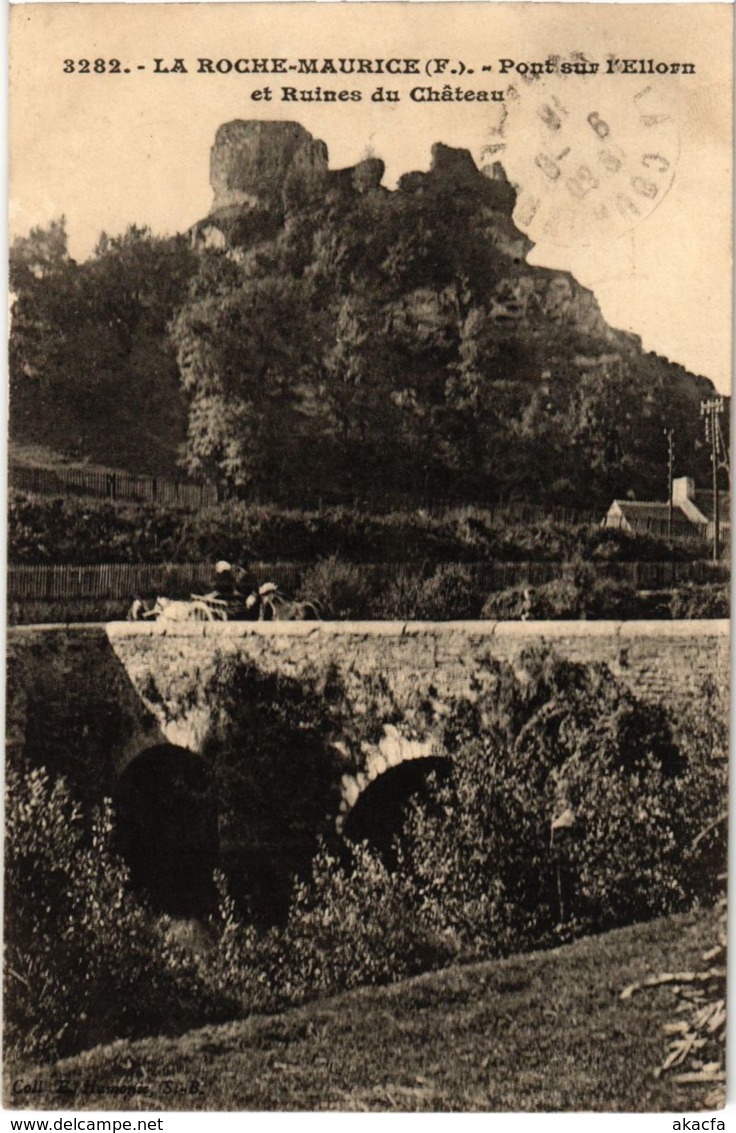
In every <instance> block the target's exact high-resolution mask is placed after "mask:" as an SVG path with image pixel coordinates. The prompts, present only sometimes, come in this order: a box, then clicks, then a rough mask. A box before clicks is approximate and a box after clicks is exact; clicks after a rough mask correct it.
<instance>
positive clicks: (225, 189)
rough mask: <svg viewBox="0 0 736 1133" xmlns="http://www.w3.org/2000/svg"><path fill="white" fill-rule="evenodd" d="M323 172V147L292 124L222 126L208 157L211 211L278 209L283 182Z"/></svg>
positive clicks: (324, 155) (301, 127) (236, 123)
mask: <svg viewBox="0 0 736 1133" xmlns="http://www.w3.org/2000/svg"><path fill="white" fill-rule="evenodd" d="M326 173H327V146H326V145H325V144H324V142H320V141H317V140H315V139H314V138H313V137H312V135H311V134H310V133H309V132H308V131H307V130H305V129H304V127H303V126H300V125H299V123H298V122H243V121H240V120H236V121H235V122H227V123H226V124H225V125H224V126H220V128H219V130H218V131H217V134H216V136H215V144H214V146H213V147H212V151H211V155H210V183H211V185H212V188H213V190H214V194H215V199H214V202H213V205H212V211H213V212H219V211H220V210H221V209H229V208H232V207H233V206H238V207H246V208H262V209H280V208H281V205H282V193H283V189H284V185H285V183H286V181H287V180H288V179H289V177H293V176H297V177H303V178H305V179H311V178H314V177H315V176H316V177H321V176H324V175H325V174H326Z"/></svg>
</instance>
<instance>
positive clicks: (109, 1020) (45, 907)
mask: <svg viewBox="0 0 736 1133" xmlns="http://www.w3.org/2000/svg"><path fill="white" fill-rule="evenodd" d="M6 798H7V810H6V867H5V907H6V931H5V971H6V991H5V1028H6V1037H7V1040H8V1046H9V1048H11V1049H12V1051H13V1052H14V1053H15V1054H17V1055H21V1056H23V1055H25V1056H30V1057H31V1058H33V1059H41V1060H53V1059H56V1058H60V1057H63V1056H65V1055H68V1054H71V1053H74V1052H75V1051H78V1050H81V1049H83V1048H85V1047H89V1046H94V1045H95V1044H97V1043H101V1042H109V1041H111V1040H112V1039H114V1038H123V1037H138V1036H141V1035H145V1034H149V1033H151V1032H152V1031H153V1032H156V1031H164V1032H168V1033H176V1032H179V1031H182V1030H186V1029H188V1028H190V1027H192V1026H194V1025H195V1024H196V1023H202V1022H206V1021H208V1020H213V1021H214V1020H221V1019H224V1018H226V1017H228V1016H229V1015H230V1014H231V1013H232V1004H231V1003H229V1002H227V1001H225V1000H224V999H219V1000H213V999H211V998H210V997H209V996H208V994H207V991H206V989H205V988H204V986H203V984H202V983H201V981H200V980H199V979H198V978H197V974H196V971H195V969H194V967H193V966H192V964H191V961H190V960H188V959H187V957H186V956H185V955H184V953H183V952H181V951H180V950H178V949H177V948H176V947H175V946H174V945H173V944H172V942H171V940H170V939H169V937H168V934H167V924H166V922H165V921H158V922H157V921H155V920H154V919H153V918H152V917H151V916H150V915H149V914H148V913H147V912H146V911H145V910H144V909H143V908H142V907H141V906H140V905H139V904H138V903H137V902H136V901H135V899H134V898H133V896H132V895H131V893H130V890H129V888H128V877H127V871H126V869H125V867H124V866H123V864H122V863H121V862H120V860H119V859H118V858H116V857H115V855H114V854H113V852H112V850H111V835H112V816H111V812H110V809H109V807H107V806H106V807H104V808H103V809H102V810H101V811H100V812H99V813H98V814H96V815H95V816H94V818H93V820H92V821H91V823H90V824H89V825H88V824H87V823H86V822H85V821H84V818H83V815H82V812H81V810H80V808H79V806H78V805H77V803H76V802H75V801H74V799H73V798H72V796H71V794H70V792H69V790H68V788H67V786H66V785H65V783H64V781H63V780H61V779H59V780H57V781H56V782H52V781H51V779H50V777H49V776H48V774H47V772H46V771H45V770H43V769H39V770H33V771H30V772H28V773H26V774H21V773H19V772H17V771H15V770H13V769H9V770H8V773H7V777H6Z"/></svg>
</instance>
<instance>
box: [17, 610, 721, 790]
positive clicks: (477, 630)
mask: <svg viewBox="0 0 736 1133" xmlns="http://www.w3.org/2000/svg"><path fill="white" fill-rule="evenodd" d="M540 645H546V646H550V647H552V648H553V649H555V650H556V651H557V652H558V653H559V654H560V656H562V657H563V658H566V659H569V660H572V661H580V662H603V663H605V664H606V665H608V666H609V668H610V669H611V671H612V673H614V674H615V675H616V676H617V677H618V678H619V679H621V680H623V681H624V682H626V683H627V684H628V685H629V686H630V687H631V689H632V690H633V691H634V692H636V693H637V694H638V695H640V696H642V697H645V698H649V699H653V700H661V701H663V702H665V703H667V704H668V705H669V706H670V707H671V708H673V709H674V710H675V713H677V710H678V709H682V708H684V707H689V706H691V705H692V704H693V702H695V703H697V698H698V696H699V695H700V694H701V693H702V689H703V687H704V685H705V683H706V682H708V681H713V682H715V684H716V685H717V686H718V687H719V688H720V689H721V690H722V691H723V692H726V691H727V689H728V680H729V623H728V622H727V621H681V622H665V621H661V622H579V621H577V622H525V623H517V622H497V623H494V622H438V623H432V622H407V623H401V622H318V623H314V622H302V623H294V622H291V623H289V622H283V623H275V624H263V623H260V624H259V623H250V624H249V623H237V622H233V623H225V624H222V623H219V624H216V623H208V624H205V625H200V624H194V623H192V624H181V625H176V626H174V625H170V626H168V627H167V626H166V625H165V624H164V623H158V624H149V625H141V624H139V623H125V622H113V623H109V624H107V625H80V626H18V627H13V628H11V629H9V630H8V636H7V666H8V678H7V713H6V718H7V750H8V758H9V759H11V760H17V759H18V758H19V757H21V756H23V755H25V756H26V757H27V758H28V759H30V760H31V762H33V763H36V764H38V763H43V764H46V765H49V766H53V769H54V770H55V771H56V772H60V773H62V774H65V775H68V776H71V778H72V779H73V780H74V781H75V783H76V785H77V786H78V788H79V789H80V790H81V791H82V792H83V793H85V794H86V795H87V796H90V797H91V796H93V795H95V794H98V795H99V794H100V793H106V792H108V791H109V790H110V789H111V787H112V785H113V784H114V782H115V781H116V778H117V776H118V775H119V774H120V773H121V770H122V769H123V768H124V767H125V766H127V764H128V763H129V762H130V761H131V760H132V759H134V758H135V757H136V755H138V754H139V753H140V752H141V751H143V750H145V749H146V748H149V747H153V746H157V745H160V744H173V745H175V746H177V747H181V748H186V749H188V750H190V751H195V752H197V751H200V750H201V749H202V745H203V742H204V738H205V737H206V735H207V734H208V730H209V729H210V728H211V725H212V718H213V708H215V707H216V706H215V705H213V704H212V703H211V694H210V692H209V689H210V686H211V679H212V677H213V676H214V674H215V672H216V669H217V666H218V662H219V661H220V659H221V658H222V657H223V656H225V657H227V656H231V657H235V658H237V659H240V660H243V661H249V662H251V663H252V664H253V665H254V666H255V668H256V670H257V671H259V672H264V673H278V674H280V675H282V676H284V677H286V678H291V679H292V680H296V681H297V682H298V681H299V680H300V678H302V677H303V678H304V680H305V681H306V680H307V678H309V680H310V682H313V681H314V678H315V677H316V678H317V681H319V678H320V676H321V674H326V673H327V671H328V669H331V670H333V671H336V672H337V674H339V676H340V678H341V683H342V684H343V686H344V690H345V696H346V698H347V700H348V702H349V703H351V702H352V700H353V699H355V703H356V705H357V706H358V707H357V709H356V710H360V708H359V702H360V700H361V696H362V690H363V689H364V687H365V682H366V681H368V680H370V679H371V678H373V677H376V676H377V675H381V676H383V677H384V678H385V680H386V683H387V684H388V686H389V688H390V690H391V692H392V693H393V694H394V696H395V699H396V703H397V704H402V703H410V701H411V698H412V694H413V693H414V692H415V691H416V690H417V689H419V688H425V689H427V688H429V687H431V689H432V694H433V696H434V697H436V698H437V699H439V700H440V701H441V700H443V699H444V698H450V697H453V696H457V695H462V694H463V693H464V692H467V691H469V690H470V689H471V688H472V686H473V682H474V675H475V674H477V672H478V671H479V669H480V668H481V667H482V666H483V663H484V660H486V659H488V658H496V659H498V660H504V661H508V662H509V663H511V664H512V665H513V664H514V662H515V661H516V660H517V659H518V658H519V657H520V655H521V653H522V652H523V651H524V650H525V649H528V648H530V647H533V646H540ZM402 758H403V757H402Z"/></svg>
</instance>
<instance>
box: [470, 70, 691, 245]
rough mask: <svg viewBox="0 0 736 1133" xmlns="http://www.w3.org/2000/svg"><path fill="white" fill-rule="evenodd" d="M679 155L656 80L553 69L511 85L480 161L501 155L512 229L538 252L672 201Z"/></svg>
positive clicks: (604, 234) (578, 241)
mask: <svg viewBox="0 0 736 1133" xmlns="http://www.w3.org/2000/svg"><path fill="white" fill-rule="evenodd" d="M622 83H626V84H627V86H628V89H626V88H625V89H624V90H622V86H621V84H622ZM679 152H680V144H679V129H678V125H677V112H676V108H675V106H674V104H673V103H672V102H671V101H670V102H669V103H668V101H667V98H666V96H665V95H664V94H663V92H662V88H661V86H658V84H657V79H656V76H655V77H653V78H649V77H648V76H647V75H646V74H644V75H639V74H637V75H628V74H627V75H621V76H615V77H613V78H612V77H611V76H610V75H608V74H604V75H585V76H582V75H580V74H574V75H567V74H564V73H560V68H559V67H558V68H556V70H555V71H552V72H551V73H550V74H544V75H522V76H518V75H516V76H514V83H513V85H512V86H510V87H509V89H508V91H507V95H506V104H505V110H504V115H503V119H502V121H501V123H500V125H499V126H498V128H497V137H496V140H495V142H494V143H492V144H491V145H489V146H488V147H486V151H485V156H486V157H488V156H496V155H497V156H499V157H500V158H501V160H502V162H503V165H504V167H505V169H506V171H507V174H508V176H509V178H510V180H511V181H512V182H513V183H514V184H515V185H516V186H517V189H518V199H517V204H516V209H515V212H514V220H515V222H516V223H517V224H518V226H519V227H520V228H521V229H522V230H523V231H525V232H526V233H527V234H528V235H529V236H530V238H531V239H532V240H534V242H535V243H546V244H556V245H560V246H572V245H592V244H598V243H600V242H602V241H609V240H613V239H616V238H618V237H620V236H622V235H623V234H624V233H626V232H628V231H630V230H631V229H632V228H634V227H636V226H637V225H638V224H641V223H642V222H643V221H644V220H645V219H646V218H647V216H649V215H650V214H651V213H652V212H653V211H654V209H656V208H657V207H658V206H659V205H660V204H661V202H662V201H663V200H664V198H665V196H666V195H667V193H668V192H669V190H670V188H671V186H672V182H673V180H674V177H675V171H676V167H677V162H678V159H679Z"/></svg>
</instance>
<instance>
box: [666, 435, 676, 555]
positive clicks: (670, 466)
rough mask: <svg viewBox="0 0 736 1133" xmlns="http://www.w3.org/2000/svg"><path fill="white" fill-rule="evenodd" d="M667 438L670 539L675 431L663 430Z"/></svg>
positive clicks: (669, 536) (668, 535) (668, 532)
mask: <svg viewBox="0 0 736 1133" xmlns="http://www.w3.org/2000/svg"><path fill="white" fill-rule="evenodd" d="M664 435H665V436H666V438H667V538H668V539H671V538H672V481H673V479H674V472H675V440H674V438H675V430H674V429H665V430H664Z"/></svg>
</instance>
